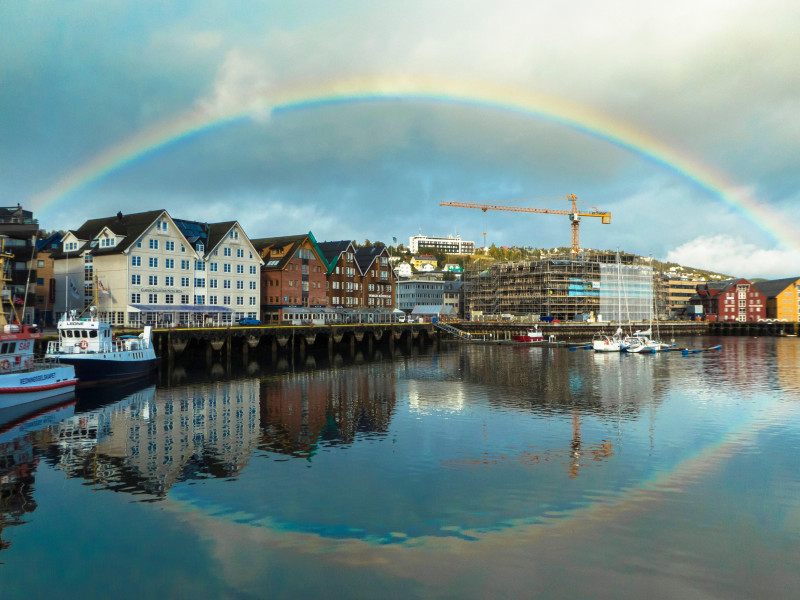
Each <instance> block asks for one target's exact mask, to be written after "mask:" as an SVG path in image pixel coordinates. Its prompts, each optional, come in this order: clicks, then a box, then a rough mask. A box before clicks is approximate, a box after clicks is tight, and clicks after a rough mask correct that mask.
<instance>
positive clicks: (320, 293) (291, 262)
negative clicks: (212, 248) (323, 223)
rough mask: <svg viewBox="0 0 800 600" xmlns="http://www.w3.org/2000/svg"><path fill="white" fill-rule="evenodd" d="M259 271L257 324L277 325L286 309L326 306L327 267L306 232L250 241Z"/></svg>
mask: <svg viewBox="0 0 800 600" xmlns="http://www.w3.org/2000/svg"><path fill="white" fill-rule="evenodd" d="M253 245H254V246H255V247H256V248H257V249H258V252H259V255H260V256H261V259H262V261H263V266H262V267H261V320H262V322H264V323H280V322H281V321H283V320H284V312H285V311H286V309H293V308H302V307H305V308H324V307H326V306H327V305H328V297H327V273H328V263H327V261H326V260H325V258H324V256H323V255H322V252H321V251H320V249H319V246H318V245H317V241H316V240H315V239H314V236H313V235H312V234H311V233H310V232H309V233H307V234H301V235H291V236H283V237H274V238H260V239H255V240H253Z"/></svg>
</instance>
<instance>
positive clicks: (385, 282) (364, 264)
mask: <svg viewBox="0 0 800 600" xmlns="http://www.w3.org/2000/svg"><path fill="white" fill-rule="evenodd" d="M355 259H356V264H357V265H358V270H359V272H360V274H361V282H360V283H361V285H360V287H361V304H362V305H363V306H367V307H370V308H372V307H381V308H392V307H393V306H394V293H395V283H396V281H397V275H395V273H394V270H393V269H392V266H391V265H390V264H389V251H388V250H387V249H386V246H365V247H362V248H356V254H355Z"/></svg>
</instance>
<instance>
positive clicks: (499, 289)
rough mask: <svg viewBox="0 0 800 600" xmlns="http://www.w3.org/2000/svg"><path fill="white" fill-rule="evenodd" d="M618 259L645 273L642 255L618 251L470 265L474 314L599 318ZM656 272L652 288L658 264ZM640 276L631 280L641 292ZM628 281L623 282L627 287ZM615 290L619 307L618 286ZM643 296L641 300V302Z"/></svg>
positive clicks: (471, 310)
mask: <svg viewBox="0 0 800 600" xmlns="http://www.w3.org/2000/svg"><path fill="white" fill-rule="evenodd" d="M618 257H619V259H618ZM617 260H619V265H620V270H623V269H624V270H626V273H627V272H630V273H636V274H637V277H639V276H640V275H641V274H642V273H643V272H642V271H641V270H640V268H639V267H636V268H634V266H635V265H639V264H640V262H639V261H640V259H639V258H638V257H637V256H636V255H633V254H622V253H620V254H617V253H616V252H592V253H589V252H584V253H583V254H581V255H579V256H578V257H577V258H573V257H571V256H570V255H568V254H567V255H552V256H548V257H546V258H542V259H538V260H521V261H508V262H497V263H494V264H492V265H490V266H488V267H485V266H483V267H482V268H473V269H468V270H467V271H465V272H464V275H463V279H464V281H465V282H469V285H468V286H465V288H466V307H467V310H468V311H469V314H470V316H471V317H472V316H473V315H482V316H483V317H484V318H487V317H488V318H491V317H492V316H494V317H496V318H498V319H500V318H502V317H504V316H520V315H538V316H540V317H545V316H547V317H552V318H555V319H558V320H560V321H573V320H586V319H591V318H595V317H596V315H597V314H598V313H601V296H606V295H608V294H609V293H612V292H607V291H604V287H603V275H602V271H606V272H607V273H610V272H611V271H613V277H614V282H615V283H616V281H617V264H618V263H617ZM648 268H649V267H648ZM650 277H651V279H650V284H649V285H650V289H651V290H652V270H651V276H650ZM636 282H637V283H636V285H634V281H633V280H631V282H630V284H629V286H630V287H631V289H634V288H635V289H636V293H637V294H642V293H643V289H642V286H641V282H640V281H639V280H638V279H637V280H636ZM608 285H609V283H608V277H607V278H606V286H608ZM625 285H626V284H625V283H623V287H625ZM613 295H614V304H615V313H616V312H617V311H616V298H617V292H616V289H615V290H614V291H613ZM640 301H641V302H644V301H646V300H642V299H640ZM641 302H639V301H637V306H638V305H639V303H641ZM650 302H651V303H652V291H651V293H650ZM601 314H602V313H601ZM603 318H604V319H606V317H605V316H604V317H603ZM534 320H535V319H534ZM626 320H627V319H626Z"/></svg>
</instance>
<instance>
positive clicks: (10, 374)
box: [0, 237, 77, 410]
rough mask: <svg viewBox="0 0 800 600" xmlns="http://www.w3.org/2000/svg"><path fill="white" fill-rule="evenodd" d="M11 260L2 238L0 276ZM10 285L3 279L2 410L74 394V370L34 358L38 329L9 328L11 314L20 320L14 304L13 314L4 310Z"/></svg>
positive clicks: (0, 317)
mask: <svg viewBox="0 0 800 600" xmlns="http://www.w3.org/2000/svg"><path fill="white" fill-rule="evenodd" d="M11 256H12V255H11V254H9V253H7V252H6V251H5V237H2V238H0V274H3V273H5V262H6V260H7V259H9V258H11ZM6 281H7V280H6V279H5V278H4V277H3V276H2V275H0V410H3V409H8V408H12V407H16V406H22V405H25V404H30V403H36V402H39V401H42V400H47V399H49V398H55V397H56V396H59V397H60V396H64V395H69V394H70V393H74V392H75V384H76V383H77V379H76V378H75V369H74V368H73V367H72V366H70V365H65V364H59V363H58V362H57V361H53V360H36V359H35V358H34V354H33V351H34V343H35V341H36V340H37V339H39V338H40V337H41V336H42V334H41V333H40V332H39V330H38V328H37V327H36V326H34V325H18V324H15V323H12V324H8V320H9V319H8V317H7V314H11V313H13V314H14V320H15V321H17V322H18V321H19V317H18V316H17V315H16V309H15V307H14V305H13V304H11V311H10V313H6V310H5V306H3V304H4V301H5V300H6V299H7V298H8V297H9V294H8V290H7V289H6ZM23 314H24V309H23Z"/></svg>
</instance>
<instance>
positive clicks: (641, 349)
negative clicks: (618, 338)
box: [624, 281, 670, 354]
mask: <svg viewBox="0 0 800 600" xmlns="http://www.w3.org/2000/svg"><path fill="white" fill-rule="evenodd" d="M650 287H651V289H652V290H653V291H655V283H654V282H653V281H651V286H650ZM653 302H655V294H653V299H652V301H651V302H650V306H649V313H650V326H649V327H648V328H647V329H645V330H644V331H635V332H634V334H633V335H632V336H631V337H630V338H629V342H628V346H627V347H626V348H624V350H625V352H632V353H634V354H655V353H656V352H659V351H660V350H664V349H665V348H669V347H670V345H669V344H665V343H664V342H662V341H661V340H654V339H652V335H653Z"/></svg>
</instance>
